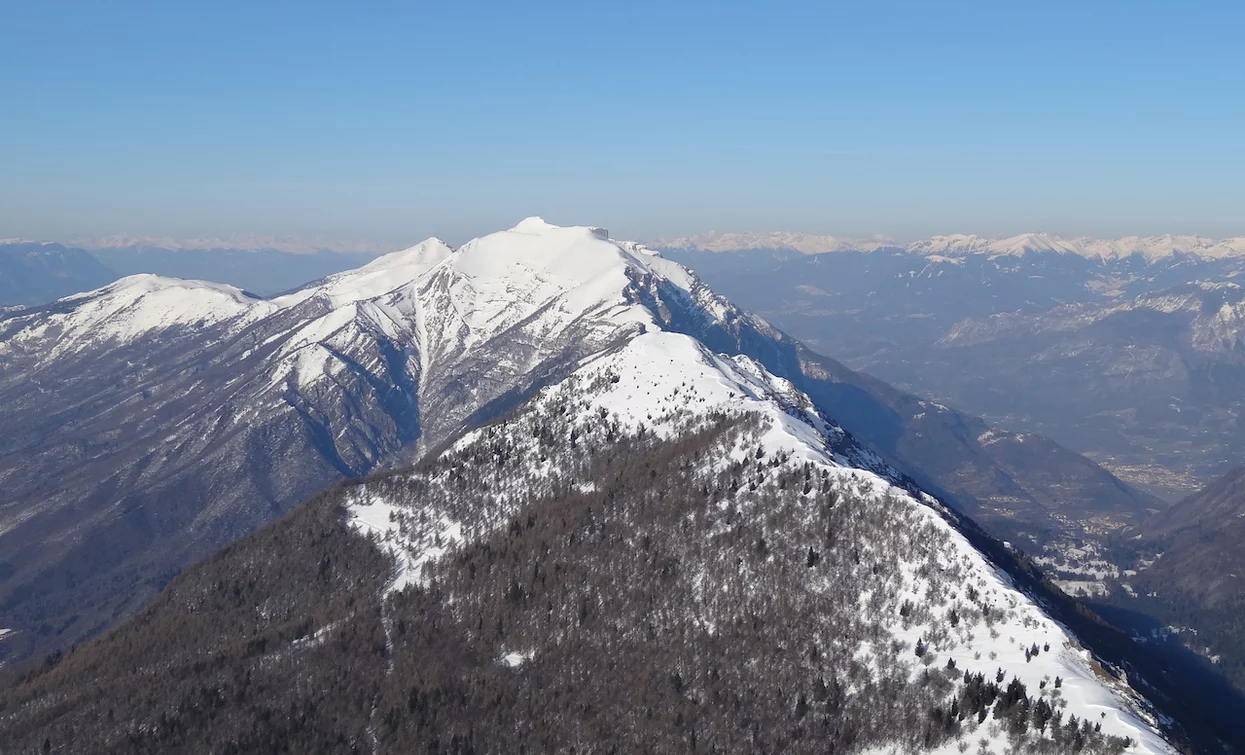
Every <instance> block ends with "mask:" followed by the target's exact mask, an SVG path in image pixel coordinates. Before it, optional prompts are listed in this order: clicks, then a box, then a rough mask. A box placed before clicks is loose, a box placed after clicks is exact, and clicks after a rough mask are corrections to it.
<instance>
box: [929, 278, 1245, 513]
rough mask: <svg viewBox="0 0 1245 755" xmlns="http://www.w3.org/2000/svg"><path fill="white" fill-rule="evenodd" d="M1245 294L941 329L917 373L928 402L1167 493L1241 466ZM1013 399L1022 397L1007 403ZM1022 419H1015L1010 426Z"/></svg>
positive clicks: (1074, 308) (1221, 289) (1070, 309)
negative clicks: (1037, 435) (999, 422)
mask: <svg viewBox="0 0 1245 755" xmlns="http://www.w3.org/2000/svg"><path fill="white" fill-rule="evenodd" d="M1243 323H1245V289H1242V288H1241V287H1240V286H1237V285H1236V284H1233V283H1205V282H1198V283H1190V284H1185V285H1182V286H1177V287H1175V288H1170V289H1166V290H1163V291H1159V292H1155V293H1151V294H1143V295H1141V296H1137V297H1132V298H1127V299H1119V300H1116V301H1113V302H1109V303H1078V304H1067V305H1063V306H1059V307H1055V308H1053V309H1050V310H1047V311H1045V312H1039V313H1006V314H996V315H992V316H990V317H987V318H975V319H969V320H965V321H962V322H960V323H957V324H956V325H954V326H952V327H951V328H950V330H949V331H948V332H947V333H946V335H944V336H943V338H942V339H940V340H939V341H938V342H937V344H936V345H935V347H934V348H933V349H931V350H929V352H928V353H927V354H926V356H925V358H924V359H923V360H922V361H921V363H920V368H919V369H920V370H921V372H922V375H923V380H924V381H925V382H926V384H927V385H928V386H929V387H930V390H931V391H932V392H935V393H936V394H937V395H940V396H946V397H947V399H948V400H949V401H954V402H956V403H959V404H961V405H963V406H965V407H966V408H969V409H970V410H972V411H977V412H980V413H982V414H985V415H987V416H991V417H1002V416H1006V415H1007V414H1008V413H1009V412H1011V413H1014V414H1017V415H1027V420H1026V421H1025V424H1027V425H1028V426H1030V427H1032V428H1033V429H1035V430H1038V431H1041V432H1046V433H1049V434H1051V435H1053V436H1054V437H1056V438H1058V439H1060V440H1063V441H1065V442H1068V443H1075V444H1076V446H1075V447H1076V449H1077V450H1079V451H1092V452H1093V454H1094V457H1095V458H1096V459H1102V460H1105V461H1106V462H1107V463H1108V466H1110V467H1112V468H1131V469H1133V470H1136V471H1135V472H1134V475H1138V476H1140V475H1141V474H1143V473H1144V471H1145V470H1147V469H1155V468H1157V469H1158V470H1162V472H1163V474H1164V476H1163V477H1157V476H1156V477H1155V479H1154V482H1157V483H1162V482H1163V481H1164V480H1171V481H1172V482H1174V483H1176V485H1175V486H1173V487H1175V489H1176V490H1180V489H1182V488H1185V489H1187V488H1188V487H1192V486H1195V485H1196V484H1197V481H1200V480H1209V479H1214V478H1215V477H1216V476H1217V475H1220V474H1222V473H1223V472H1225V471H1226V470H1227V469H1229V468H1231V467H1233V466H1235V465H1237V464H1239V463H1240V460H1239V458H1236V457H1235V456H1234V454H1233V453H1232V451H1231V450H1230V449H1233V448H1236V447H1238V446H1239V445H1240V444H1241V443H1242V442H1245V429H1243V428H1245V425H1243V423H1242V416H1245V325H1243ZM1017 396H1023V399H1022V400H1020V401H1017V399H1016V397H1017ZM1020 421H1021V420H1019V418H1018V420H1017V422H1016V424H1019V422H1020Z"/></svg>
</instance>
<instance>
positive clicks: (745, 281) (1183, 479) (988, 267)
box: [667, 234, 1245, 500]
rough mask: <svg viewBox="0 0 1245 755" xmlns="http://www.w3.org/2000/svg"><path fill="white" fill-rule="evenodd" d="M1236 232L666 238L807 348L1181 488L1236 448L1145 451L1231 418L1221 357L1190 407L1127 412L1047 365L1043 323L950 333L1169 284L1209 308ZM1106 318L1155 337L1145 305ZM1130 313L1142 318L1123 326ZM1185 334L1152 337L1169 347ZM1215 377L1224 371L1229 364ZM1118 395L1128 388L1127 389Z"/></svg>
mask: <svg viewBox="0 0 1245 755" xmlns="http://www.w3.org/2000/svg"><path fill="white" fill-rule="evenodd" d="M1241 247H1242V244H1241V242H1240V239H1227V240H1224V241H1218V242H1212V241H1209V240H1206V239H1200V238H1197V237H1177V236H1160V237H1152V238H1146V239H1138V238H1129V239H1119V240H1111V241H1093V240H1067V239H1061V238H1058V237H1053V236H1048V235H1045V234H1025V235H1022V236H1018V237H1014V238H1012V239H1006V240H996V241H991V240H986V239H980V238H978V237H972V236H947V237H936V238H934V239H930V240H926V241H923V242H917V243H915V244H912V245H910V246H909V247H908V248H905V249H897V248H880V249H876V250H872V251H855V252H853V251H841V252H835V253H826V254H816V255H811V256H809V255H801V254H799V253H797V252H795V251H793V250H787V251H785V252H784V251H771V252H764V253H759V252H749V251H736V252H730V251H720V252H708V251H688V250H680V249H675V250H671V251H668V252H667V254H668V255H669V256H670V257H671V258H673V259H676V260H678V261H680V262H683V263H685V264H688V265H690V266H692V267H694V268H695V269H696V270H697V271H698V273H699V274H700V275H702V276H703V278H704V279H705V280H706V281H707V282H708V283H709V284H710V285H713V286H714V287H715V288H716V289H717V290H720V291H721V292H723V293H724V294H725V295H727V296H730V297H731V298H732V299H733V300H735V301H736V302H737V303H738V304H739V305H740V306H742V307H745V308H747V309H749V310H751V311H754V312H757V313H758V314H760V315H762V316H764V317H766V318H767V319H769V320H770V321H771V322H774V323H775V324H776V325H778V326H779V327H781V328H783V329H784V330H785V331H787V332H789V333H791V334H792V335H793V336H795V337H797V338H799V339H801V340H802V341H804V342H805V343H807V344H808V345H809V346H810V347H811V348H813V349H815V350H818V351H822V352H825V353H832V354H835V355H836V356H838V357H839V358H841V359H842V360H843V361H844V363H845V364H847V365H848V366H849V367H851V368H852V369H855V370H862V371H866V372H869V373H870V374H874V375H876V376H878V377H879V378H881V379H883V380H885V381H887V382H889V383H891V384H893V385H896V386H897V387H900V388H902V389H905V390H908V391H911V392H913V393H916V394H918V395H923V396H928V397H932V398H936V399H938V400H940V401H944V402H946V403H950V404H953V405H956V406H958V407H960V408H961V409H964V410H966V411H968V412H971V413H973V414H978V415H982V416H984V417H985V418H986V419H987V420H988V421H990V422H992V423H995V424H998V425H1001V426H1003V427H1006V428H1008V429H1010V430H1014V431H1025V432H1035V433H1039V434H1043V435H1048V436H1050V437H1052V438H1054V439H1055V440H1056V441H1058V442H1060V443H1062V444H1064V445H1067V446H1069V447H1071V448H1073V449H1074V450H1076V451H1079V452H1082V453H1088V454H1090V455H1092V456H1093V458H1094V459H1095V460H1098V461H1101V462H1102V463H1104V464H1106V465H1107V466H1108V467H1109V468H1110V469H1111V470H1112V471H1114V472H1116V473H1117V474H1119V475H1120V476H1121V477H1123V478H1124V479H1125V480H1126V481H1128V482H1130V483H1132V484H1136V485H1138V486H1140V487H1143V488H1144V489H1146V490H1148V491H1150V492H1152V493H1155V494H1157V495H1160V496H1161V497H1163V498H1165V499H1168V500H1175V499H1178V498H1180V497H1182V496H1184V495H1187V494H1189V493H1191V492H1192V491H1194V490H1196V489H1197V488H1198V487H1199V486H1201V485H1203V484H1205V483H1207V482H1209V481H1210V480H1211V479H1213V478H1214V477H1215V476H1216V475H1218V474H1222V472H1223V471H1224V470H1225V469H1226V468H1227V466H1228V465H1229V464H1230V462H1229V461H1228V460H1225V459H1222V458H1211V456H1213V454H1211V455H1210V456H1207V455H1206V454H1205V453H1204V452H1203V451H1202V450H1193V451H1191V452H1189V451H1185V450H1180V451H1179V452H1178V454H1177V455H1176V456H1171V457H1163V458H1158V457H1156V456H1155V455H1154V454H1155V452H1156V450H1157V449H1159V448H1160V447H1162V446H1163V445H1164V444H1162V443H1156V442H1155V439H1158V438H1163V437H1167V434H1168V433H1169V431H1170V428H1172V427H1173V426H1174V427H1175V428H1176V429H1175V432H1177V433H1178V434H1180V435H1182V436H1184V437H1190V436H1198V435H1199V434H1204V433H1214V432H1223V433H1229V434H1231V433H1233V432H1235V430H1234V429H1233V424H1232V423H1233V422H1234V420H1233V419H1232V417H1233V416H1235V411H1234V410H1230V407H1229V406H1227V405H1225V404H1223V403H1216V402H1220V401H1221V399H1222V400H1224V401H1232V400H1234V399H1232V398H1231V396H1230V395H1227V394H1225V393H1224V387H1223V386H1218V383H1220V380H1219V374H1218V373H1217V374H1216V375H1214V376H1212V377H1211V381H1212V382H1214V383H1216V384H1217V387H1215V389H1214V390H1212V391H1211V392H1210V393H1209V394H1201V393H1199V398H1200V407H1199V408H1198V410H1197V411H1187V412H1184V414H1183V416H1180V417H1178V416H1175V415H1174V414H1173V410H1170V408H1169V407H1170V404H1171V402H1170V401H1169V400H1165V397H1164V399H1163V400H1159V401H1158V403H1157V405H1154V404H1153V402H1149V401H1137V402H1134V403H1133V404H1132V405H1131V406H1132V407H1133V408H1135V409H1136V410H1137V411H1140V412H1141V414H1142V415H1143V416H1140V417H1132V416H1131V414H1132V410H1131V409H1126V410H1121V411H1125V412H1126V413H1127V414H1126V415H1120V416H1105V415H1104V416H1097V415H1098V414H1099V409H1098V408H1094V407H1093V406H1092V405H1093V402H1094V401H1095V400H1096V397H1097V396H1099V395H1101V392H1100V391H1098V390H1097V389H1091V390H1085V389H1083V385H1082V384H1080V383H1078V382H1077V381H1076V380H1075V379H1073V378H1072V377H1071V376H1070V375H1066V374H1064V373H1063V372H1060V371H1052V369H1053V367H1052V364H1051V363H1049V362H1044V361H1043V360H1046V359H1047V358H1048V357H1050V356H1051V355H1050V354H1048V353H1046V352H1045V351H1044V350H1043V349H1044V346H1043V345H1042V343H1040V342H1041V341H1042V339H1045V338H1049V337H1051V336H1050V333H1049V332H1046V333H1044V334H1042V335H1040V336H1039V335H1037V334H1035V333H1023V332H1021V331H1019V330H1017V331H1015V332H1013V333H1011V335H1010V336H1008V337H1007V340H1008V343H1009V344H1010V346H1009V347H1008V348H1006V349H1005V348H1002V341H1003V339H1002V338H1000V339H997V340H996V344H997V346H996V347H982V348H981V349H963V348H956V349H951V348H949V346H950V344H951V343H952V341H953V340H958V339H959V337H958V336H955V335H954V333H955V332H958V330H959V329H963V328H967V327H996V326H998V327H1002V326H1001V325H999V323H1000V322H1002V321H1004V320H1006V321H1009V322H1011V321H1014V322H1017V323H1019V322H1021V321H1027V320H1026V318H1030V319H1032V320H1034V321H1036V320H1037V319H1045V320H1048V321H1051V322H1053V321H1055V320H1058V319H1059V318H1063V317H1076V316H1078V315H1077V314H1075V313H1078V312H1081V311H1082V310H1080V309H1078V308H1077V305H1083V306H1084V307H1087V308H1097V309H1098V310H1100V311H1102V312H1104V313H1105V312H1108V311H1116V310H1118V309H1119V308H1124V309H1131V310H1135V311H1136V310H1140V309H1146V308H1151V307H1160V308H1161V307H1162V306H1163V305H1162V303H1161V300H1162V299H1163V297H1165V296H1168V292H1175V293H1173V294H1172V295H1174V296H1178V297H1179V296H1184V297H1189V296H1193V297H1194V298H1203V299H1205V303H1206V306H1208V307H1211V308H1214V307H1215V306H1217V305H1216V304H1215V301H1213V300H1214V299H1215V297H1217V296H1221V294H1216V293H1214V292H1213V291H1211V290H1202V289H1203V284H1204V283H1205V282H1206V281H1210V282H1213V284H1212V287H1213V285H1217V284H1219V283H1230V282H1231V281H1233V280H1235V279H1236V278H1238V277H1239V276H1240V275H1242V274H1245V256H1242V255H1241V254H1239V253H1238V252H1239V251H1240V248H1241ZM1181 291H1184V292H1185V293H1181ZM1147 302H1149V303H1147ZM995 315H998V316H999V318H994V316H995ZM1167 315H1171V316H1167ZM1155 316H1157V317H1161V318H1163V319H1164V320H1166V321H1169V324H1171V325H1173V326H1174V327H1178V326H1176V325H1175V322H1176V321H1177V320H1178V319H1179V318H1180V317H1182V316H1183V315H1176V314H1175V313H1167V314H1166V315H1165V314H1163V313H1159V314H1156V315H1155ZM1210 318H1211V313H1210V312H1209V311H1208V313H1207V325H1206V327H1208V328H1210V330H1207V331H1206V332H1205V333H1204V334H1202V335H1199V336H1198V337H1199V338H1202V337H1207V338H1213V337H1215V336H1214V334H1213V333H1212V332H1211V331H1212V330H1214V329H1216V328H1217V329H1220V330H1222V329H1223V328H1230V327H1231V325H1230V323H1227V322H1224V323H1220V324H1218V325H1214V324H1212V323H1210V322H1209V319H1210ZM980 322H984V323H988V325H980V324H977V323H980ZM1107 323H1111V324H1114V325H1115V326H1116V328H1117V332H1115V333H1114V334H1113V335H1111V336H1109V338H1111V339H1114V341H1115V342H1117V343H1119V344H1121V345H1123V344H1124V342H1125V341H1127V339H1129V338H1132V337H1134V336H1135V337H1137V338H1139V339H1141V340H1142V341H1147V340H1150V341H1153V338H1154V336H1153V335H1152V334H1151V333H1150V332H1149V329H1148V327H1147V326H1146V325H1145V323H1143V321H1142V316H1141V315H1140V314H1139V313H1136V312H1135V313H1134V315H1133V316H1130V317H1125V316H1123V315H1122V313H1121V315H1120V316H1115V317H1112V318H1111V319H1110V320H1109V321H1107V322H1103V323H1098V324H1096V325H1094V327H1095V328H1099V329H1103V328H1105V327H1107ZM1129 323H1132V324H1135V325H1136V326H1137V327H1139V328H1140V330H1139V331H1138V332H1136V333H1131V332H1129V333H1124V332H1119V331H1118V328H1119V327H1122V326H1125V325H1127V324H1129ZM1016 327H1021V326H1019V325H1017V326H1016ZM1052 327H1054V326H1052ZM1165 332H1167V331H1165ZM1069 337H1071V336H1069ZM1085 346H1086V348H1087V350H1086V351H1085V352H1084V354H1085V355H1086V356H1087V357H1088V358H1089V360H1090V361H1091V362H1095V363H1100V362H1106V361H1109V360H1108V359H1107V357H1108V356H1110V355H1108V354H1106V353H1105V352H1104V353H1103V354H1102V355H1101V356H1102V359H1095V352H1094V350H1093V345H1092V344H1088V343H1087V344H1085ZM1181 348H1183V347H1181ZM1181 348H1177V349H1176V350H1175V351H1174V352H1173V351H1172V350H1171V349H1167V348H1166V347H1164V348H1163V350H1162V351H1163V353H1159V352H1149V353H1153V354H1157V355H1158V356H1159V357H1161V358H1165V357H1164V355H1168V356H1171V357H1173V358H1175V357H1176V356H1177V354H1179V353H1180V351H1181ZM991 349H993V351H992V356H986V357H983V358H982V359H981V360H979V361H975V362H974V361H973V360H974V359H975V358H976V355H977V353H978V352H985V351H989V350H991ZM1196 351H1197V352H1198V354H1197V355H1195V356H1196V359H1195V361H1197V362H1198V363H1199V364H1206V363H1207V359H1206V358H1205V355H1204V354H1203V353H1202V352H1204V351H1205V349H1204V348H1203V347H1202V346H1198V347H1196ZM1020 352H1024V353H1020ZM1219 353H1220V354H1223V353H1226V350H1225V349H1220V350H1219ZM1116 356H1118V355H1116ZM1126 356H1127V357H1128V358H1127V359H1126V363H1132V362H1134V361H1136V359H1137V357H1138V354H1129V355H1126ZM965 359H967V360H970V362H972V366H971V368H969V369H964V363H962V362H961V361H960V360H965ZM1233 359H1234V358H1233ZM1218 360H1219V357H1218V356H1215V357H1211V360H1210V364H1212V365H1213V369H1215V370H1219V369H1221V365H1220V363H1219V361H1218ZM1229 361H1231V360H1229ZM1022 365H1023V366H1022ZM1069 367H1070V368H1071V369H1072V370H1073V371H1076V370H1077V369H1080V370H1081V371H1082V372H1084V371H1085V370H1087V369H1089V366H1088V365H1086V366H1082V367H1077V366H1076V365H1069ZM1175 369H1176V370H1177V371H1179V370H1183V369H1184V368H1183V367H1179V366H1177V367H1176V368H1175ZM1194 369H1196V368H1194ZM1099 377H1102V375H1101V374H1100V375H1099ZM1224 378H1225V380H1226V381H1227V383H1228V384H1231V382H1232V379H1231V377H1230V371H1229V374H1227V375H1224ZM1018 380H1027V381H1028V383H1031V384H1032V386H1033V390H1032V391H1030V390H1028V389H1027V388H1026V389H1024V390H1019V387H1020V386H1018V385H1016V384H1015V383H1016V381H1018ZM1196 380H1197V379H1196V378H1194V382H1196ZM1099 382H1101V380H1096V381H1090V382H1088V383H1085V384H1084V386H1091V385H1096V384H1097V383H1099ZM1203 382H1204V381H1203ZM1229 392H1230V391H1229ZM1056 394H1058V395H1056ZM1043 396H1045V397H1047V398H1050V399H1051V400H1050V401H1046V400H1044V399H1043ZM1065 397H1066V398H1068V399H1070V400H1069V401H1065V400H1064V398H1065ZM1127 397H1131V398H1138V395H1137V394H1136V393H1135V392H1134V393H1128V394H1127ZM1124 398H1126V396H1123V395H1121V396H1118V397H1114V398H1113V399H1112V400H1111V401H1109V403H1113V404H1121V403H1122V402H1123V399H1124ZM1073 405H1076V408H1075V409H1073V408H1072V406H1073ZM1086 407H1088V408H1086ZM1083 410H1084V411H1083ZM1181 425H1184V427H1181ZM1210 425H1213V426H1214V427H1213V428H1211V427H1210ZM1209 437H1211V436H1210V435H1205V437H1203V439H1202V440H1197V439H1196V437H1194V439H1193V440H1192V441H1191V442H1192V443H1193V445H1194V446H1198V445H1199V444H1201V445H1205V443H1206V440H1207V438H1209ZM1167 447H1169V448H1170V447H1175V448H1178V449H1183V447H1184V446H1183V443H1182V444H1167ZM1186 457H1188V458H1186ZM1203 457H1205V458H1203Z"/></svg>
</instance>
